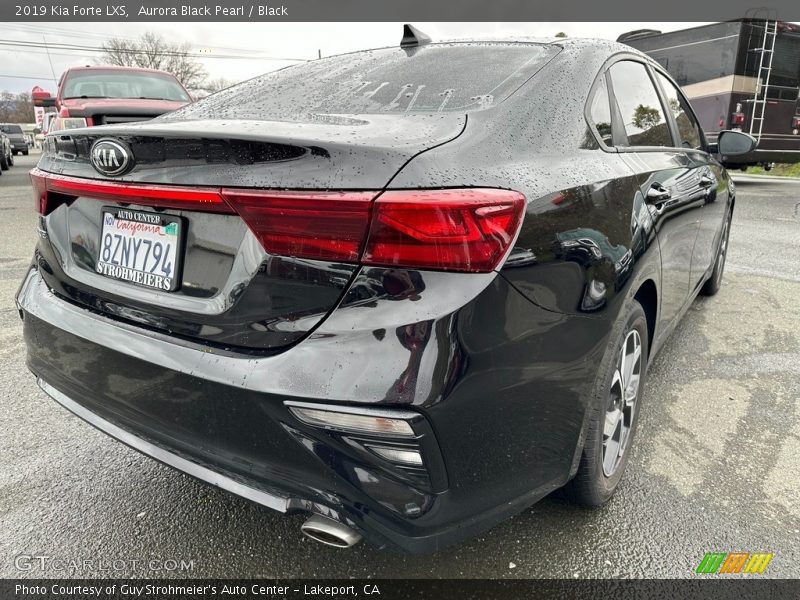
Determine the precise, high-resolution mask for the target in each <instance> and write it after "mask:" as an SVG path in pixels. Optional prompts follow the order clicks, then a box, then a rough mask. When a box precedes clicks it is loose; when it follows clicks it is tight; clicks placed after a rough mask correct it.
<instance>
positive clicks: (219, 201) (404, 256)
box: [31, 169, 525, 272]
mask: <svg viewBox="0 0 800 600" xmlns="http://www.w3.org/2000/svg"><path fill="white" fill-rule="evenodd" d="M31 181H32V183H33V188H34V194H35V199H36V208H37V211H38V212H39V213H40V214H42V215H47V214H49V213H50V212H52V211H53V210H54V209H55V208H56V207H57V206H58V205H59V204H60V203H61V202H63V201H64V200H65V198H69V197H73V198H74V197H87V198H96V199H98V200H102V201H107V202H117V203H123V204H127V203H130V204H139V205H145V206H158V207H163V208H174V209H179V210H188V211H205V212H216V213H227V214H234V213H236V214H239V216H241V218H242V219H243V220H244V222H245V223H247V226H248V227H249V228H250V229H251V231H252V232H253V233H254V235H255V236H256V238H257V239H258V241H259V242H260V243H261V245H262V246H263V247H264V249H265V250H266V251H267V252H269V253H270V254H273V255H276V256H289V257H295V258H308V259H318V260H329V261H335V262H350V263H357V262H361V263H363V264H366V265H374V266H387V267H398V268H402V267H408V268H417V269H433V270H444V271H464V272H488V271H491V270H493V269H495V268H496V267H497V266H498V265H499V264H500V261H502V260H503V257H504V256H505V255H506V253H507V251H508V249H509V248H510V246H511V243H512V242H513V241H514V237H515V236H516V234H517V232H518V230H519V227H520V224H521V222H522V215H523V212H524V210H525V198H524V197H523V196H522V194H519V193H517V192H512V191H508V190H499V189H493V188H465V189H443V190H392V191H387V192H384V193H383V194H380V195H379V196H378V194H379V192H377V191H355V192H350V191H347V192H344V191H342V192H328V191H325V192H317V191H281V190H246V189H237V188H223V189H220V188H211V187H196V188H195V187H185V186H172V185H153V184H139V183H125V182H117V181H100V180H93V179H80V178H75V177H65V176H60V175H53V174H50V173H45V172H44V171H40V170H39V169H34V170H33V171H31ZM375 196H378V198H377V199H375Z"/></svg>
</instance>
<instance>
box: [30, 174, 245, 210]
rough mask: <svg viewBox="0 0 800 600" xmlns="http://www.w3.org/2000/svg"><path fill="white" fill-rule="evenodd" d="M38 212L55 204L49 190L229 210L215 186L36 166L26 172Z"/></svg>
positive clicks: (91, 196)
mask: <svg viewBox="0 0 800 600" xmlns="http://www.w3.org/2000/svg"><path fill="white" fill-rule="evenodd" d="M30 175H31V181H32V182H33V188H34V193H35V194H36V196H37V207H38V210H39V213H40V214H42V215H46V214H48V213H50V212H52V211H53V209H55V208H56V206H57V203H55V204H54V203H53V202H51V201H50V200H49V199H48V198H50V199H52V198H53V194H57V195H61V196H71V197H77V196H82V197H86V198H95V199H97V200H106V201H108V202H121V203H123V204H124V203H135V204H144V205H146V206H159V207H164V208H177V209H187V210H199V211H204V212H221V213H233V210H232V209H231V207H230V206H228V204H227V203H226V202H225V201H224V200H223V199H222V196H220V194H219V189H217V188H197V187H182V186H172V185H169V186H167V185H149V184H142V183H123V182H119V181H98V180H95V179H78V178H76V177H63V176H60V175H52V174H50V173H46V172H44V171H41V170H39V169H33V170H32V171H31V173H30Z"/></svg>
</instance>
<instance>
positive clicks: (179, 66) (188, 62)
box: [100, 32, 208, 88]
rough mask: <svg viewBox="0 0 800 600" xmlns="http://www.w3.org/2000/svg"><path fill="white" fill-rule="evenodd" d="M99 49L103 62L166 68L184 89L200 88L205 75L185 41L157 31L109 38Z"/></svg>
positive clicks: (122, 65)
mask: <svg viewBox="0 0 800 600" xmlns="http://www.w3.org/2000/svg"><path fill="white" fill-rule="evenodd" d="M101 48H102V49H103V55H102V57H101V58H100V62H102V63H105V64H112V65H117V66H120V67H141V68H145V69H160V70H161V71H167V72H168V73H172V74H173V75H175V77H177V78H178V80H179V81H180V82H181V83H182V84H183V85H184V86H185V87H187V88H199V87H203V84H204V82H205V80H206V77H207V76H208V74H207V73H206V70H205V69H204V68H203V65H202V64H200V63H199V62H198V61H197V60H196V59H195V58H194V57H193V56H192V55H191V51H190V46H189V44H188V43H187V42H184V43H182V44H181V43H178V42H169V41H167V40H165V39H164V38H163V37H162V36H160V35H158V34H157V33H152V32H147V33H145V34H143V35H142V36H141V37H139V39H137V40H128V39H123V38H111V39H109V40H107V41H106V42H104V43H103V45H102V46H101Z"/></svg>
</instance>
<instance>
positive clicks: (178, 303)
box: [18, 40, 733, 552]
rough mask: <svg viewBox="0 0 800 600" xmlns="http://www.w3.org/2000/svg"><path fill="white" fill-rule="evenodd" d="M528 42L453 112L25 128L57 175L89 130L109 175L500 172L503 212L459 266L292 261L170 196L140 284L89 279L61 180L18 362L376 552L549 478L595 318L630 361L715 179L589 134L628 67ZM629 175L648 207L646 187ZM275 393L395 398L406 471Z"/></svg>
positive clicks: (416, 181)
mask: <svg viewBox="0 0 800 600" xmlns="http://www.w3.org/2000/svg"><path fill="white" fill-rule="evenodd" d="M491 48H492V46H491V45H487V48H486V52H491V51H492V50H491ZM554 48H556V49H557V50H558V52H554V53H552V54H553V56H552V57H551V58H550V62H549V63H547V64H546V65H544V66H543V67H542V68H541V70H539V71H538V72H537V73H535V75H532V76H531V77H530V79H529V80H528V81H527V82H526V83H525V84H524V85H522V86H521V87H519V89H517V90H516V91H515V92H514V93H512V94H511V95H510V96H509V97H507V98H506V99H505V100H503V101H502V102H498V103H497V104H494V105H490V106H488V107H483V108H482V109H479V110H470V111H467V112H464V113H458V114H456V113H448V114H433V115H429V114H424V115H419V114H400V115H372V114H370V115H357V116H347V117H339V116H336V117H335V118H334V117H330V116H324V115H322V116H319V117H316V118H315V120H314V121H313V122H308V123H303V124H298V123H296V122H294V123H293V122H290V121H291V118H289V117H288V116H287V122H283V123H279V122H272V121H270V122H267V121H261V122H259V121H247V122H244V121H241V122H236V121H226V122H221V121H214V120H213V117H214V114H213V111H209V112H210V113H211V114H209V115H207V117H208V118H210V119H212V120H210V121H193V120H185V121H184V120H181V118H182V117H181V115H182V113H181V112H180V111H179V112H178V113H175V114H173V115H171V116H170V117H169V119H165V120H162V121H163V122H159V120H156V121H153V122H151V123H143V124H138V125H131V126H125V127H114V128H110V127H109V128H103V129H102V130H100V129H98V128H94V129H92V130H78V131H74V132H70V133H69V135H67V136H57V137H55V138H51V140H52V141H51V142H50V148H49V150H50V151H49V153H48V154H46V155H45V156H44V157H43V159H42V161H41V162H40V165H39V167H40V168H41V169H43V170H45V171H50V172H55V173H64V174H69V175H73V176H79V177H87V178H98V177H99V175H98V174H97V173H96V171H94V170H93V169H92V168H91V166H89V164H88V162H87V157H88V154H86V153H85V152H84V150H85V149H86V148H88V147H89V146H90V144H91V141H92V136H97V135H103V136H111V137H115V136H116V137H119V138H121V139H123V140H124V141H126V142H127V143H128V144H129V145H130V146H131V148H132V149H133V151H134V153H135V154H136V157H137V163H136V167H135V168H134V169H133V170H132V171H131V172H130V173H128V174H126V175H124V176H123V177H121V178H119V179H121V180H123V181H129V182H150V183H178V184H184V185H214V186H220V185H234V186H237V185H238V186H244V187H277V188H286V187H288V188H310V189H331V188H333V189H370V190H375V191H376V192H377V191H380V190H382V189H408V188H441V187H471V186H481V187H500V188H509V189H513V190H516V191H519V192H521V193H523V194H524V195H525V197H526V198H527V201H528V204H527V208H526V213H525V218H524V221H523V225H522V229H521V231H520V233H519V235H518V237H517V239H516V242H515V244H514V247H513V249H512V250H511V251H510V253H509V255H508V257H507V259H506V261H505V263H504V265H503V266H502V268H501V269H499V270H498V271H497V272H491V273H484V274H463V273H445V272H432V271H421V270H405V269H387V268H372V267H371V268H366V267H361V266H358V265H340V264H328V263H324V262H322V261H296V260H294V261H293V260H289V259H285V258H281V257H274V256H269V255H267V254H266V253H265V252H264V251H263V249H261V247H260V246H259V245H258V243H257V242H256V241H255V239H254V238H253V236H252V235H251V234H250V233H249V231H247V228H246V227H245V226H244V224H243V223H242V222H240V221H239V220H238V217H234V216H229V215H219V214H205V213H192V212H188V211H187V212H186V213H182V212H180V211H170V213H171V214H172V213H174V214H177V215H180V216H184V217H185V218H186V219H188V221H189V227H188V233H189V238H188V241H187V253H186V264H185V266H184V274H183V278H184V286H183V287H182V288H181V292H179V293H177V294H172V295H168V296H165V295H164V294H154V293H152V292H150V291H148V290H143V289H140V288H134V287H133V286H131V285H128V284H123V283H119V282H115V281H112V280H107V279H102V278H100V277H99V276H97V275H95V274H94V273H93V271H92V265H93V261H94V260H96V244H97V236H98V232H97V228H96V227H94V228H93V227H92V223H94V222H96V220H97V218H98V215H99V212H98V211H99V203H97V202H95V201H92V200H88V199H85V198H78V199H76V200H74V201H71V202H70V203H69V204H64V205H62V206H60V207H59V208H58V209H56V210H55V211H54V212H53V213H51V214H50V215H49V216H47V217H46V218H43V219H42V220H41V230H42V236H43V237H42V239H41V240H40V243H39V245H38V248H37V251H36V257H35V260H34V264H33V265H32V269H31V271H30V273H29V274H28V276H27V278H26V280H25V282H23V285H22V288H21V290H20V292H19V295H18V302H19V304H20V306H21V309H22V311H23V313H24V315H25V336H26V340H27V342H28V364H29V366H30V368H31V370H32V371H33V372H34V373H35V374H36V375H37V376H38V377H40V378H42V379H43V380H45V381H46V382H48V383H49V384H50V385H52V386H53V387H55V388H56V389H58V390H59V391H61V392H63V393H64V394H66V395H68V396H69V397H70V398H72V399H74V400H75V401H77V402H79V403H80V404H81V405H83V406H86V407H88V408H89V409H90V410H91V411H93V412H95V413H96V414H98V415H100V416H102V417H103V418H104V419H107V420H109V421H111V422H113V423H116V424H118V425H119V426H121V427H123V428H125V429H128V430H130V431H132V432H134V433H136V434H137V435H140V436H142V437H144V438H146V439H148V440H151V441H152V442H153V443H155V444H157V445H159V446H162V447H164V448H169V449H171V450H172V451H174V452H179V453H180V454H181V455H182V456H185V457H187V458H189V459H191V460H193V461H195V462H199V463H202V464H204V465H206V466H209V467H211V468H213V469H214V470H217V471H219V472H221V473H225V474H227V475H228V476H230V477H232V478H235V479H237V480H241V481H246V482H248V484H249V485H252V486H254V487H257V488H259V489H264V490H273V491H275V493H277V494H280V495H282V496H285V497H287V498H289V501H288V505H289V506H290V507H291V509H292V510H304V511H310V512H320V513H324V514H328V515H330V516H333V517H334V518H337V519H339V520H341V521H343V522H346V523H349V524H351V525H353V526H355V527H357V528H358V529H360V530H361V531H362V532H363V533H364V534H365V536H366V537H367V538H368V539H370V540H371V541H373V542H374V543H376V544H378V545H382V544H391V545H394V546H397V547H400V548H403V549H405V550H408V551H415V552H422V551H433V550H435V549H437V548H438V547H440V546H441V545H443V544H447V543H452V542H454V541H458V540H460V539H464V538H466V537H469V536H471V535H474V534H476V533H477V532H479V531H481V530H483V529H486V528H488V527H490V526H492V525H493V524H495V523H497V522H498V521H500V520H501V519H503V518H505V517H506V516H509V515H511V514H513V513H515V512H517V511H519V510H521V509H523V508H524V507H526V506H528V505H529V504H531V503H533V502H535V501H536V500H538V499H539V498H541V497H543V496H544V495H546V494H548V493H550V492H551V491H553V490H554V489H556V488H558V487H560V486H562V485H563V484H564V483H566V482H567V481H568V480H569V478H570V477H571V476H572V475H573V474H574V472H575V470H576V468H577V464H578V460H579V457H580V454H581V451H582V444H583V439H584V436H585V429H586V424H587V414H588V413H587V408H588V407H589V402H590V400H589V399H590V397H591V395H590V391H591V389H592V386H593V383H594V379H595V376H596V368H597V365H598V364H600V362H601V360H602V358H603V356H604V355H605V353H606V352H607V351H608V350H607V345H608V339H609V336H610V335H611V332H612V328H613V326H614V324H615V322H616V321H617V318H618V315H619V314H620V311H621V310H622V309H623V307H624V306H625V305H626V304H627V303H629V302H630V301H631V300H632V299H634V298H638V299H640V300H641V301H642V303H643V304H644V305H645V307H646V310H648V311H650V313H649V315H648V322H649V323H650V324H651V325H652V331H651V335H650V339H651V352H650V356H651V357H652V356H653V355H654V354H655V352H656V351H657V349H658V347H659V346H660V345H661V344H662V343H663V341H664V339H665V338H666V336H667V335H668V334H669V332H670V331H671V330H672V328H673V327H674V325H675V323H676V322H677V321H678V319H679V318H680V316H681V315H682V313H683V312H684V311H685V310H686V309H687V307H688V306H689V304H690V303H691V301H692V300H693V298H694V296H695V294H696V293H697V291H698V289H699V287H700V285H701V284H702V282H703V280H704V279H705V278H706V277H707V276H708V274H709V273H710V270H711V267H712V265H713V259H714V253H715V251H716V247H717V244H718V242H719V235H720V231H721V228H722V222H723V219H724V217H725V215H727V214H728V212H729V211H730V210H731V209H732V195H731V190H732V189H733V186H732V184H731V183H730V181H729V179H728V176H727V174H726V173H725V171H724V169H722V168H721V167H720V165H719V163H718V162H717V160H716V158H715V157H713V156H711V155H710V154H708V153H706V152H704V151H698V150H690V149H682V148H655V149H654V148H645V149H636V150H630V149H628V150H621V149H619V148H607V147H605V146H603V145H602V144H601V143H600V140H599V139H598V138H597V137H596V136H595V134H593V133H592V130H591V129H590V124H589V123H588V122H587V120H586V118H585V106H586V103H587V99H588V98H589V97H590V94H591V92H592V90H593V89H594V83H595V81H596V80H597V78H598V76H602V72H603V71H604V69H606V68H607V67H608V66H609V65H610V64H613V62H614V61H616V60H620V59H626V60H637V61H641V62H644V63H645V64H647V65H650V68H656V67H655V64H654V63H652V61H650V60H649V59H647V58H645V57H644V56H642V55H639V54H633V53H631V52H630V49H628V48H626V47H624V46H621V45H619V44H614V43H610V42H609V43H606V42H582V41H579V40H567V41H563V42H559V44H558V46H554ZM415 52H425V48H424V47H423V48H421V49H417V50H415ZM332 60H333V59H332ZM336 60H340V61H346V60H347V58H346V57H344V58H341V59H336ZM409 60H413V56H410V57H409ZM202 107H203V104H202V102H201V103H199V104H198V105H197V107H194V108H193V109H192V110H194V111H197V110H201V111H202V110H203V108H202ZM186 115H188V116H191V115H192V112H187V113H186ZM670 127H672V128H674V124H670ZM345 132H346V133H347V134H352V135H345ZM65 138H69V139H65ZM192 144H194V145H192ZM65 148H67V149H65ZM140 148H149V149H154V150H152V153H151V154H147V153H146V152H145V151H144V150H140ZM187 148H194V150H192V151H191V152H188V150H186V149H187ZM210 148H215V149H216V150H214V151H211V150H209V149H210ZM236 148H247V151H246V152H244V153H242V152H240V151H238V150H235V149H236ZM287 149H288V150H287ZM150 151H151V150H148V151H147V152H150ZM140 152H143V153H144V154H142V156H140ZM183 152H188V154H186V155H184V154H182V153H183ZM259 152H261V154H259ZM244 155H246V156H247V157H249V158H247V159H246V160H245V159H242V156H244ZM253 157H260V158H253ZM708 181H711V182H712V183H711V184H709V183H708ZM654 184H657V185H658V186H661V187H662V188H664V189H667V190H670V192H671V194H670V196H671V197H670V199H669V200H668V201H663V202H654V201H652V200H647V199H646V196H647V193H648V190H649V189H650V188H651V187H652V186H653V185H654ZM81 261H84V262H85V264H84V265H83V267H82V266H81V264H80V263H81ZM256 324H260V326H261V327H256ZM287 400H292V401H303V400H306V401H313V402H317V403H319V402H335V403H337V404H345V405H347V404H352V405H380V406H385V407H402V408H403V409H404V410H412V411H414V412H416V413H418V414H419V415H420V419H421V423H422V425H421V427H423V428H424V430H425V433H424V436H423V437H424V438H425V439H426V440H427V441H426V442H425V444H426V446H425V453H426V464H427V465H428V466H429V470H430V471H431V472H430V473H429V475H430V477H429V478H428V479H419V478H418V477H417V478H416V479H415V476H414V475H413V474H411V475H410V474H409V473H407V472H400V471H398V470H397V469H396V468H395V467H394V466H392V465H389V464H383V463H381V462H380V461H376V460H374V458H370V457H368V456H366V455H365V454H364V453H363V452H362V451H361V450H359V448H358V447H357V446H358V445H357V444H355V445H354V444H350V443H348V441H347V440H345V439H342V438H341V437H337V436H333V435H330V434H328V433H325V432H322V431H319V430H315V429H314V428H312V427H309V426H307V425H305V424H303V423H301V422H299V421H298V420H297V419H296V418H294V417H293V416H292V415H291V414H290V413H289V412H288V410H287V409H286V407H285V406H284V405H283V402H284V401H287ZM436 465H438V466H436Z"/></svg>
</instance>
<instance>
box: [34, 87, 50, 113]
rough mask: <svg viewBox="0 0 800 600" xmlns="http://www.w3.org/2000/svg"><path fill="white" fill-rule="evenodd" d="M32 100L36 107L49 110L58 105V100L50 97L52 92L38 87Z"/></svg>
mask: <svg viewBox="0 0 800 600" xmlns="http://www.w3.org/2000/svg"><path fill="white" fill-rule="evenodd" d="M31 100H33V105H34V106H43V107H46V108H47V107H51V106H55V105H56V99H55V98H53V97H52V96H51V95H50V92H48V91H46V90H43V89H42V88H40V87H38V86H37V87H35V88H34V89H33V92H32V93H31Z"/></svg>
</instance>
